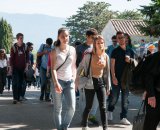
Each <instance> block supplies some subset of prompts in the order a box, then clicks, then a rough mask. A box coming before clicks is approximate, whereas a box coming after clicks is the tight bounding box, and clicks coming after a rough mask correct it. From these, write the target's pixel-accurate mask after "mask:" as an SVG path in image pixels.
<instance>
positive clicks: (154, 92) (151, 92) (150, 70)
mask: <svg viewBox="0 0 160 130" xmlns="http://www.w3.org/2000/svg"><path fill="white" fill-rule="evenodd" d="M146 70H147V72H146V74H145V77H144V79H145V87H146V92H147V94H146V117H145V122H144V128H143V129H144V130H156V128H157V126H158V124H159V122H160V52H156V53H154V54H153V55H152V59H151V62H149V63H148V65H147V66H146Z"/></svg>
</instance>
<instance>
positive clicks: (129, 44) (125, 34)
mask: <svg viewBox="0 0 160 130" xmlns="http://www.w3.org/2000/svg"><path fill="white" fill-rule="evenodd" d="M124 36H125V37H127V38H128V43H127V44H128V46H129V47H130V48H132V43H131V37H130V36H129V34H128V33H124Z"/></svg>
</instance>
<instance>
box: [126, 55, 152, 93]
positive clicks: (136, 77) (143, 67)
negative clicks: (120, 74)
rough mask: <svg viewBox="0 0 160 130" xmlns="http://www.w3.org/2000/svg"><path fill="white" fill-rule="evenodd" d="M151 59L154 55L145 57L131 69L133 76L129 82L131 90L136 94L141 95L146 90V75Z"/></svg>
mask: <svg viewBox="0 0 160 130" xmlns="http://www.w3.org/2000/svg"><path fill="white" fill-rule="evenodd" d="M151 59H152V55H149V56H147V57H144V58H143V59H142V60H140V62H139V63H138V65H137V66H136V67H134V68H131V69H130V71H131V73H130V76H131V78H130V82H129V90H130V92H131V93H133V94H134V95H140V94H142V93H143V92H144V91H145V82H144V77H145V74H146V73H147V70H148V68H149V66H150V65H149V63H150V61H151Z"/></svg>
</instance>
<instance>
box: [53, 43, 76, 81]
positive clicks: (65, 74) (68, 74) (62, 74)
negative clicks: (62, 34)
mask: <svg viewBox="0 0 160 130" xmlns="http://www.w3.org/2000/svg"><path fill="white" fill-rule="evenodd" d="M68 51H69V57H68V59H67V61H66V62H65V63H64V61H65V59H66V56H67V54H68ZM63 63H64V64H63ZM75 63H76V51H75V48H74V47H72V46H67V51H66V52H65V53H64V52H62V51H60V49H59V48H58V47H57V48H56V68H58V67H59V66H60V65H61V64H63V66H62V67H61V68H60V69H59V70H58V71H57V78H58V79H61V80H64V81H69V80H71V79H72V78H73V72H72V70H73V68H72V67H73V65H75Z"/></svg>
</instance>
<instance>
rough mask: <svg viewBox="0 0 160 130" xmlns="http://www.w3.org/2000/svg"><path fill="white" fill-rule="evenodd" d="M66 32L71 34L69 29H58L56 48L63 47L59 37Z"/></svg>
mask: <svg viewBox="0 0 160 130" xmlns="http://www.w3.org/2000/svg"><path fill="white" fill-rule="evenodd" d="M65 31H67V32H69V31H68V29H67V28H60V29H58V36H57V41H56V43H55V46H56V47H59V46H60V45H61V42H60V40H59V39H58V37H59V35H60V34H61V33H62V32H65Z"/></svg>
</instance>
